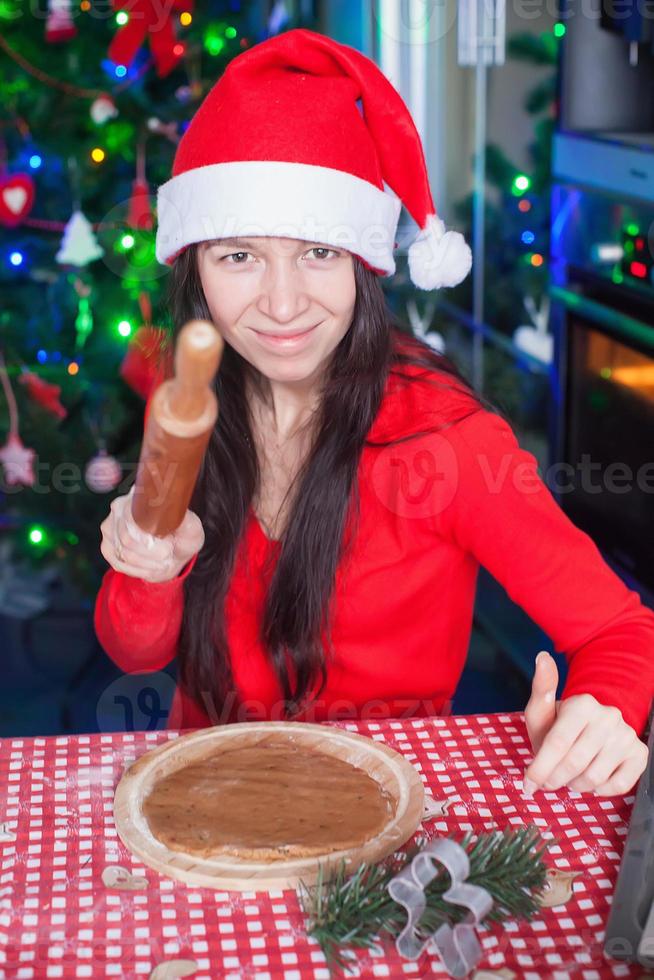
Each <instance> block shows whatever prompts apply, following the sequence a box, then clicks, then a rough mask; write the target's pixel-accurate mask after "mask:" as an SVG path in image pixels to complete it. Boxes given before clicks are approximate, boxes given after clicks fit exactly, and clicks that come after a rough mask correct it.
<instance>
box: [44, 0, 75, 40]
mask: <svg viewBox="0 0 654 980" xmlns="http://www.w3.org/2000/svg"><path fill="white" fill-rule="evenodd" d="M76 34H77V28H76V27H75V24H74V23H73V19H72V16H71V12H70V0H48V19H47V20H46V22H45V39H46V41H47V42H48V44H63V43H64V42H65V41H72V39H73V38H74V37H75V36H76Z"/></svg>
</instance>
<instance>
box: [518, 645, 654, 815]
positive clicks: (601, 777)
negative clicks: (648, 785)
mask: <svg viewBox="0 0 654 980" xmlns="http://www.w3.org/2000/svg"><path fill="white" fill-rule="evenodd" d="M558 680H559V672H558V670H557V667H556V663H555V661H554V658H553V657H551V656H550V654H549V653H548V652H547V651H546V650H544V651H542V652H541V653H540V654H539V655H538V657H537V658H536V670H535V673H534V678H533V682H532V689H531V697H530V699H529V702H528V704H527V707H526V708H525V722H526V724H527V732H528V733H529V738H530V740H531V745H532V749H533V752H534V759H533V761H532V763H531V764H530V765H529V766H528V767H527V769H526V770H525V778H524V790H523V793H524V795H525V796H531V795H532V794H533V791H534V790H535V789H547V790H556V789H560V788H561V787H562V786H567V787H568V789H571V790H574V791H576V792H580V793H584V792H589V793H595V794H597V795H598V796H619V795H622V794H624V793H627V792H628V791H629V790H630V789H631V788H632V787H633V786H634V785H635V784H636V783H637V782H638V779H639V778H640V776H641V774H642V773H643V771H644V770H645V767H646V766H647V759H648V750H647V746H646V745H645V744H644V742H642V741H641V740H640V739H639V738H638V735H637V734H636V732H635V731H634V729H633V728H632V727H631V726H630V725H627V723H626V722H625V721H624V720H623V718H622V713H621V712H620V709H619V708H616V707H613V706H607V705H603V704H600V702H599V701H597V699H596V698H594V697H593V696H592V694H577V695H571V696H570V697H569V698H565V699H564V700H563V701H556V700H555V698H556V688H557V684H558Z"/></svg>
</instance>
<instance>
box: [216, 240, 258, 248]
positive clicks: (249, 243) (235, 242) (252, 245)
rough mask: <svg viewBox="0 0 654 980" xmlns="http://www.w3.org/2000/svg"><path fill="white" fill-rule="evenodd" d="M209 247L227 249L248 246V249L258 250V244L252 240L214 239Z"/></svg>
mask: <svg viewBox="0 0 654 980" xmlns="http://www.w3.org/2000/svg"><path fill="white" fill-rule="evenodd" d="M207 245H224V246H225V248H236V247H239V246H246V247H247V248H256V247H257V242H256V241H252V240H251V239H250V238H214V239H212V240H211V241H210V242H207Z"/></svg>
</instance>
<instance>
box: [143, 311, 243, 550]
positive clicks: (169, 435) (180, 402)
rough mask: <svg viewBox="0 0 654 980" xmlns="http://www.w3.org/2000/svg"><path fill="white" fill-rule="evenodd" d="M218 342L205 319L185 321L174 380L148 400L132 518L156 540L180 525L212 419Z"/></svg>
mask: <svg viewBox="0 0 654 980" xmlns="http://www.w3.org/2000/svg"><path fill="white" fill-rule="evenodd" d="M223 348H224V343H223V339H222V337H221V336H220V334H219V333H218V331H217V330H216V328H215V327H214V326H213V325H212V324H211V323H209V322H208V321H207V320H189V322H188V323H187V324H185V326H184V327H183V328H182V330H181V331H180V333H179V336H178V338H177V345H176V348H175V376H174V377H173V378H171V379H169V380H168V381H164V382H163V384H161V385H160V386H159V387H158V388H157V390H156V391H155V393H154V395H153V396H152V401H151V403H150V409H149V413H148V419H147V422H146V426H145V433H144V435H143V444H142V446H141V455H140V458H139V465H138V470H137V473H136V482H135V485H134V495H133V497H132V517H133V518H134V520H135V522H136V523H137V524H138V526H139V527H140V528H141V530H143V531H147V532H148V533H150V534H154V535H156V536H157V537H165V536H166V535H167V534H172V532H173V531H176V530H177V528H178V527H179V526H180V524H181V523H182V520H183V518H184V514H185V513H186V511H187V509H188V506H189V503H190V500H191V495H192V493H193V488H194V487H195V484H196V481H197V478H198V473H199V472H200V466H201V465H202V458H203V456H204V453H205V450H206V448H207V443H208V442H209V437H210V436H211V432H212V430H213V427H214V425H215V424H216V419H217V418H218V401H217V399H216V396H215V394H214V392H213V390H212V387H211V385H212V382H213V379H214V377H215V374H216V371H217V370H218V366H219V364H220V359H221V357H222V353H223Z"/></svg>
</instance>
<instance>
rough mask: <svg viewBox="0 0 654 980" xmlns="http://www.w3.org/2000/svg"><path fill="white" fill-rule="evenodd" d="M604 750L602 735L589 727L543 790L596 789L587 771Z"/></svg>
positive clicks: (580, 790) (553, 771)
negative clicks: (564, 787)
mask: <svg viewBox="0 0 654 980" xmlns="http://www.w3.org/2000/svg"><path fill="white" fill-rule="evenodd" d="M604 749H605V744H604V738H603V735H602V733H601V732H598V731H597V729H596V728H595V727H594V726H593V725H587V726H586V728H585V729H584V730H583V732H582V733H581V735H580V736H579V738H578V739H577V740H576V742H575V743H574V744H573V745H572V747H571V748H570V750H569V752H568V753H567V755H566V756H565V757H564V758H563V759H562V760H561V762H559V764H558V765H556V766H555V767H554V769H553V770H552V771H551V773H550V774H549V776H548V777H547V779H546V781H545V783H544V784H543V789H549V790H552V789H560V788H561V786H568V788H569V789H573V790H576V791H577V792H585V791H586V790H591V789H594V784H593V785H590V784H589V783H588V776H587V772H586V770H587V769H588V767H589V766H590V765H591V763H594V762H595V760H596V759H597V758H598V756H599V755H600V754H601V752H602V751H603V750H604ZM616 765H617V757H616Z"/></svg>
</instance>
